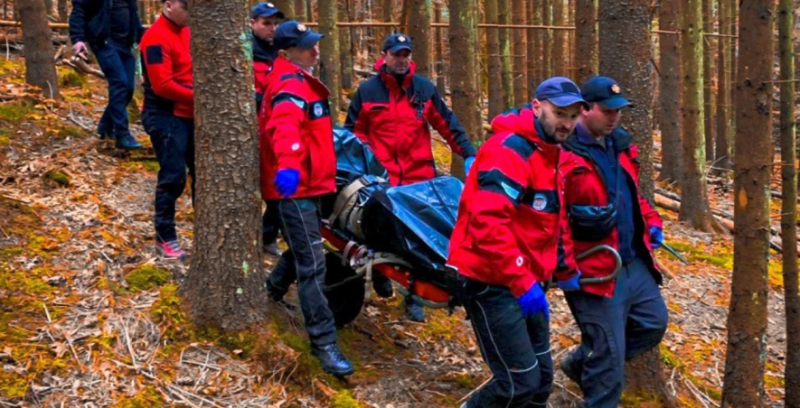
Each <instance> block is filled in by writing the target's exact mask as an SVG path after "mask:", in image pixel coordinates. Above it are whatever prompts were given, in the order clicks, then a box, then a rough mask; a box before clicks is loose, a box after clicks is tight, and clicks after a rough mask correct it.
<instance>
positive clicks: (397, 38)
mask: <svg viewBox="0 0 800 408" xmlns="http://www.w3.org/2000/svg"><path fill="white" fill-rule="evenodd" d="M400 50H408V51H411V38H409V37H408V36H407V35H405V34H400V33H394V34H391V35H389V36H388V37H386V40H384V41H383V52H391V53H395V52H397V51H400Z"/></svg>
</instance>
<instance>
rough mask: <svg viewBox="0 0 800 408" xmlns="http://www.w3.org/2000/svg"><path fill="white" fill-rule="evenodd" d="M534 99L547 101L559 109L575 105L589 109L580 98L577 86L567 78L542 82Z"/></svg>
mask: <svg viewBox="0 0 800 408" xmlns="http://www.w3.org/2000/svg"><path fill="white" fill-rule="evenodd" d="M536 99H538V100H540V101H549V102H550V103H552V104H553V105H556V106H558V107H561V108H563V107H565V106H570V105H572V104H575V103H580V104H581V105H583V106H584V107H586V108H588V107H589V104H588V103H586V101H585V100H584V98H583V97H582V96H581V90H580V89H578V85H575V83H574V82H572V80H571V79H569V78H567V77H560V76H556V77H552V78H548V79H546V80H544V82H542V83H541V84H539V86H538V87H536Z"/></svg>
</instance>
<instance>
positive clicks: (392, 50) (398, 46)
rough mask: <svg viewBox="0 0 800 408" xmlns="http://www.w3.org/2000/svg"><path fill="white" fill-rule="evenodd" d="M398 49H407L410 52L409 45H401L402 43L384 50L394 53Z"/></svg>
mask: <svg viewBox="0 0 800 408" xmlns="http://www.w3.org/2000/svg"><path fill="white" fill-rule="evenodd" d="M400 50H408V51H409V52H411V47H409V46H408V45H403V44H401V45H395V46H394V47H391V48H389V49H388V50H386V52H391V53H396V52H397V51H400Z"/></svg>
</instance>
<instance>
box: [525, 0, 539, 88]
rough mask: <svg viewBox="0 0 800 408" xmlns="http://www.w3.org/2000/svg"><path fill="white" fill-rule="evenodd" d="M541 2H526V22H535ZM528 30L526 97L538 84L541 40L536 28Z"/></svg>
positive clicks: (534, 0) (536, 0)
mask: <svg viewBox="0 0 800 408" xmlns="http://www.w3.org/2000/svg"><path fill="white" fill-rule="evenodd" d="M540 7H541V4H540V2H539V1H538V0H530V1H529V3H528V9H527V10H526V11H527V13H528V17H527V20H528V24H535V23H534V21H536V12H537V11H539V9H540ZM527 32H528V51H527V53H526V54H527V56H528V75H527V79H528V92H529V93H528V98H530V97H531V94H533V92H535V91H536V85H538V84H539V82H537V80H536V78H537V77H538V75H537V72H538V70H539V67H541V65H542V63H541V62H540V61H539V58H540V57H541V54H540V53H539V43H540V42H541V40H540V39H539V36H538V35H537V34H536V30H535V29H533V28H529V29H528V30H527Z"/></svg>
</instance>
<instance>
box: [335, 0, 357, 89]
mask: <svg viewBox="0 0 800 408" xmlns="http://www.w3.org/2000/svg"><path fill="white" fill-rule="evenodd" d="M353 1H355V0H340V1H339V7H338V9H339V10H338V12H339V21H350V20H351V18H350V7H351V3H352V2H353ZM339 61H340V62H341V64H342V71H341V84H340V85H341V87H342V88H344V89H351V88H352V87H353V29H352V28H351V27H341V28H339Z"/></svg>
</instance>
